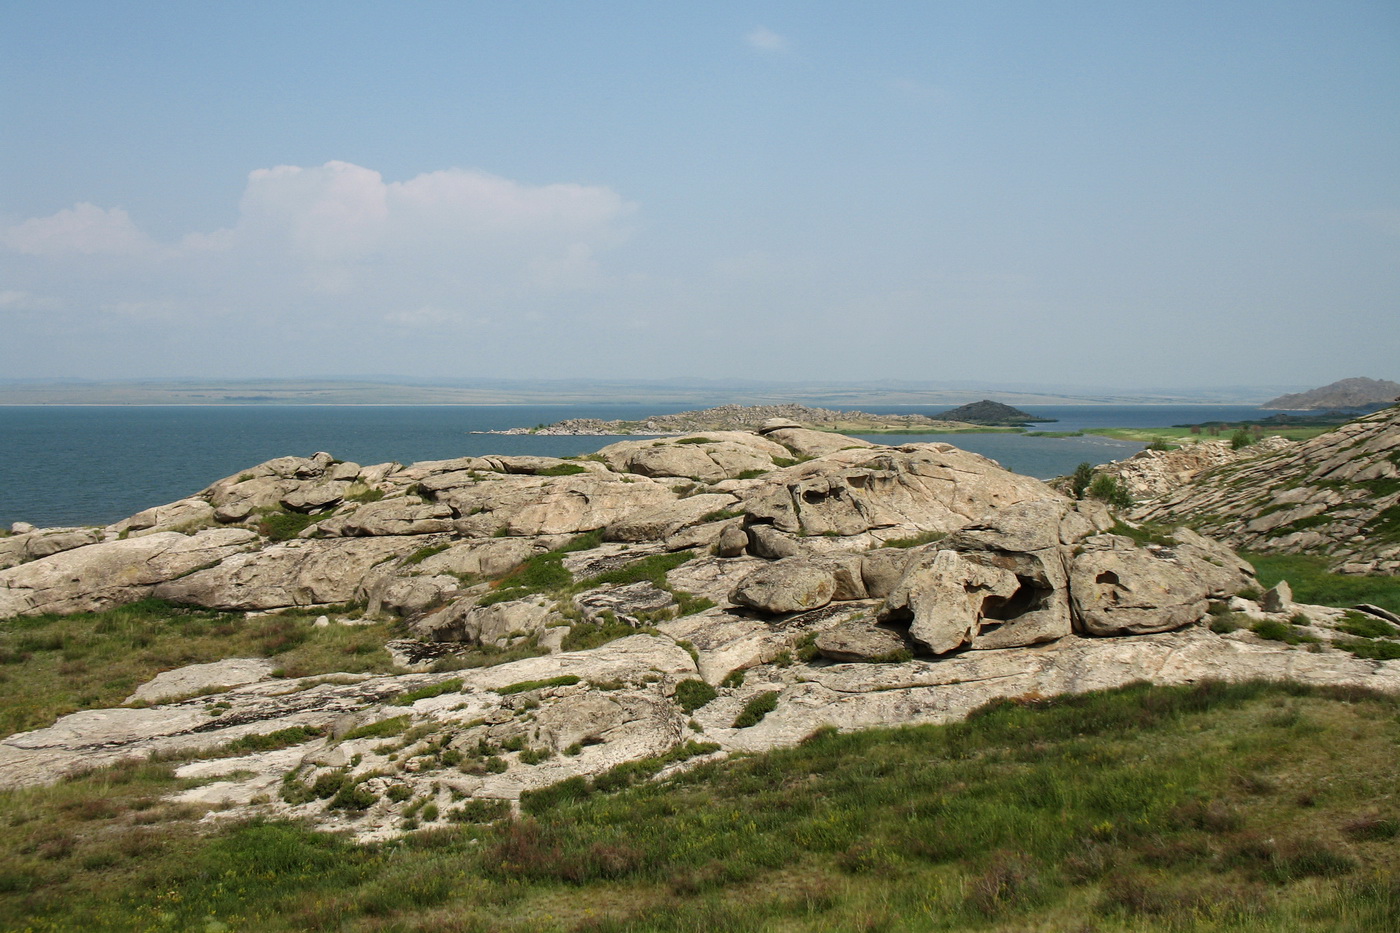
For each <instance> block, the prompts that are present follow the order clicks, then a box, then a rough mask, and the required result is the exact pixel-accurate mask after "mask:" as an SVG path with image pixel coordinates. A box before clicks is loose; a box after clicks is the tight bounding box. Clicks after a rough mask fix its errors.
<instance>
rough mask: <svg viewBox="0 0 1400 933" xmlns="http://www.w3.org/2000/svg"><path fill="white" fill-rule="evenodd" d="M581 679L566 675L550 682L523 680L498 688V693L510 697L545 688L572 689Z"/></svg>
mask: <svg viewBox="0 0 1400 933" xmlns="http://www.w3.org/2000/svg"><path fill="white" fill-rule="evenodd" d="M581 679H582V678H580V677H578V676H577V675H575V674H565V675H563V676H562V677H551V678H549V679H548V680H522V681H520V682H519V683H514V684H510V685H508V686H505V687H497V688H496V692H497V693H499V694H500V695H501V696H509V695H510V694H512V693H525V692H526V691H528V690H540V689H542V688H544V687H571V686H573V685H574V684H576V683H578V682H579V680H581Z"/></svg>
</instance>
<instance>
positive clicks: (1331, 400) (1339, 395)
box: [1259, 376, 1400, 411]
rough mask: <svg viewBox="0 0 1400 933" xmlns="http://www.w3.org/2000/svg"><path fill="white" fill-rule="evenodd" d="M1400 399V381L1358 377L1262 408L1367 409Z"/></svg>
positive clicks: (1272, 402)
mask: <svg viewBox="0 0 1400 933" xmlns="http://www.w3.org/2000/svg"><path fill="white" fill-rule="evenodd" d="M1395 401H1400V382H1391V381H1389V380H1388V379H1370V378H1368V377H1366V376H1356V377H1354V378H1351V379H1341V380H1339V381H1337V382H1333V383H1331V384H1329V385H1325V386H1322V387H1321V388H1317V389H1311V390H1309V391H1307V392H1296V393H1294V394H1292V395H1280V396H1279V397H1278V398H1275V399H1270V400H1269V401H1267V402H1265V403H1264V404H1263V405H1260V406H1259V407H1260V408H1277V409H1283V410H1286V411H1314V410H1318V409H1327V408H1367V407H1374V406H1376V405H1389V404H1390V403H1391V402H1395Z"/></svg>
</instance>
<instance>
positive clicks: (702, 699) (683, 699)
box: [676, 678, 719, 713]
mask: <svg viewBox="0 0 1400 933" xmlns="http://www.w3.org/2000/svg"><path fill="white" fill-rule="evenodd" d="M717 696H719V694H718V693H717V692H716V691H715V688H714V687H711V686H710V685H709V684H707V683H705V681H703V680H696V679H694V678H691V679H690V680H682V681H681V682H680V683H678V684H676V702H677V703H679V704H680V707H681V709H683V710H685V711H686V712H687V713H693V712H695V711H696V710H697V709H699V708H700V707H702V706H704V705H705V704H706V703H708V702H710V701H711V700H713V699H714V698H715V697H717Z"/></svg>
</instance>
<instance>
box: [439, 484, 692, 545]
mask: <svg viewBox="0 0 1400 933" xmlns="http://www.w3.org/2000/svg"><path fill="white" fill-rule="evenodd" d="M629 480H630V482H629ZM438 498H439V500H440V501H443V502H447V503H449V504H450V505H451V506H452V507H453V508H454V509H455V510H456V512H457V513H458V514H460V515H461V518H459V519H458V520H457V521H456V523H455V525H454V527H455V529H456V531H457V532H458V533H459V534H462V535H465V536H468V537H479V538H489V537H491V536H493V535H496V534H507V535H518V536H524V537H533V536H537V535H577V534H582V533H584V532H588V531H595V530H597V529H599V528H603V527H604V526H606V525H609V524H612V523H620V522H625V521H626V520H627V519H628V518H630V517H631V516H633V515H635V514H638V513H641V512H644V511H647V510H650V509H655V508H658V507H660V506H664V505H667V504H669V503H671V502H673V501H674V500H675V499H676V494H675V493H673V492H672V491H671V490H670V488H669V487H667V486H665V485H662V484H660V483H655V482H652V481H651V480H646V479H640V478H637V477H628V476H619V475H617V474H613V473H579V474H575V475H572V476H558V477H538V476H502V477H500V478H499V479H496V480H492V481H488V482H480V483H476V484H474V485H471V486H463V487H459V488H453V489H447V490H444V491H442V492H440V493H439V494H438Z"/></svg>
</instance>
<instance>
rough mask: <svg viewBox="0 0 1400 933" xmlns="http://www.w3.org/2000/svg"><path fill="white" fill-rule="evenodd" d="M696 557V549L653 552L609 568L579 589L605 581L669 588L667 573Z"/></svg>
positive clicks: (584, 582) (583, 582) (590, 587)
mask: <svg viewBox="0 0 1400 933" xmlns="http://www.w3.org/2000/svg"><path fill="white" fill-rule="evenodd" d="M693 557H695V552H694V551H675V552H672V553H670V554H653V555H651V556H650V557H643V558H642V559H641V560H637V561H633V562H632V563H630V564H625V565H623V566H622V567H619V568H617V569H616V570H609V571H608V572H606V573H600V574H598V575H597V576H593V577H589V578H588V579H587V580H584V581H582V582H581V583H580V584H579V585H578V587H577V589H579V590H587V589H592V588H593V587H595V586H602V585H603V584H605V583H616V584H620V585H626V584H628V583H641V582H644V581H645V582H647V583H650V584H651V585H652V586H655V587H656V588H657V589H661V590H664V589H668V587H667V585H666V574H667V573H669V572H670V571H672V570H675V569H676V568H677V567H679V566H680V565H681V564H684V563H685V562H686V561H688V560H691V559H692V558H693Z"/></svg>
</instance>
